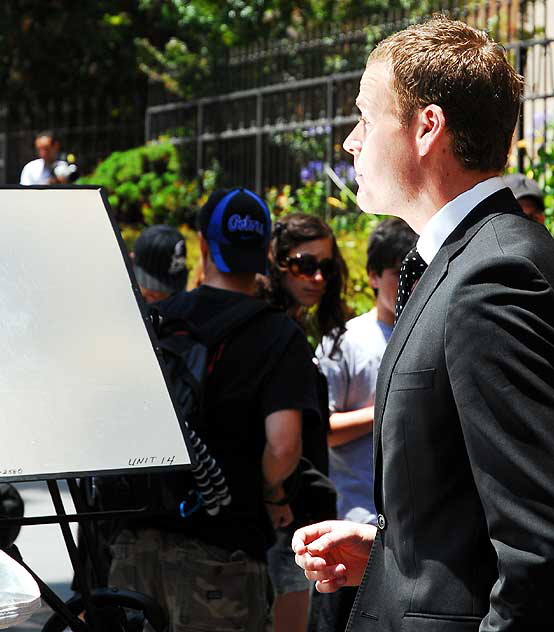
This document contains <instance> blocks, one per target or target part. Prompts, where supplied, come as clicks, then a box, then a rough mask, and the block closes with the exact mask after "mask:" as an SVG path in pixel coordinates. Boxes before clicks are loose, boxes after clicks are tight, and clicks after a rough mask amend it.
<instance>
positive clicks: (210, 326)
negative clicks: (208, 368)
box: [189, 298, 273, 349]
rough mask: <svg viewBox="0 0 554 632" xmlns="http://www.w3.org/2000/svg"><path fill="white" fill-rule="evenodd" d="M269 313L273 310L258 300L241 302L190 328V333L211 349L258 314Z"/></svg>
mask: <svg viewBox="0 0 554 632" xmlns="http://www.w3.org/2000/svg"><path fill="white" fill-rule="evenodd" d="M269 311H273V308H272V307H271V306H270V305H268V304H267V303H265V302H264V301H262V300H260V299H254V298H253V299H252V300H241V301H239V302H238V303H237V304H236V305H233V306H232V307H230V308H229V309H226V310H224V311H222V312H221V313H220V314H217V315H216V316H214V317H213V318H210V319H209V320H208V321H207V322H205V323H204V324H203V325H201V326H200V327H199V326H191V327H190V331H191V333H192V334H193V335H194V337H195V338H197V339H198V340H200V341H201V342H202V343H203V344H205V345H206V347H208V349H213V348H215V347H216V346H217V345H218V344H219V343H220V342H222V341H223V340H225V338H227V336H229V335H230V334H231V333H232V332H234V331H236V330H237V329H239V328H240V327H242V325H245V324H246V323H248V322H250V321H252V320H254V319H255V318H256V317H257V316H258V315H259V314H262V313H265V312H269ZM189 325H192V323H189Z"/></svg>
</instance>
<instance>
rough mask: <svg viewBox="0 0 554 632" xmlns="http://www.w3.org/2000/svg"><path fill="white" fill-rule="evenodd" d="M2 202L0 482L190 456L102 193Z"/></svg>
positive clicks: (57, 193)
mask: <svg viewBox="0 0 554 632" xmlns="http://www.w3.org/2000/svg"><path fill="white" fill-rule="evenodd" d="M0 200H1V201H0V428H1V429H2V442H1V446H0V480H33V479H48V478H67V477H75V476H82V475H86V474H93V473H94V474H99V473H101V474H108V473H115V472H121V471H122V470H127V471H129V470H133V471H139V470H144V469H145V468H156V469H158V468H165V467H167V466H173V467H174V466H179V465H180V466H184V465H189V464H190V458H189V450H188V449H187V445H186V443H185V439H184V434H183V431H182V429H181V423H180V421H179V418H178V415H177V413H176V410H175V407H174V405H173V403H172V399H171V397H170V395H169V392H168V389H167V385H166V380H165V378H164V375H163V373H162V369H161V367H160V363H159V361H158V357H157V355H156V353H155V350H154V346H153V343H152V339H151V337H150V334H149V330H148V328H147V324H148V323H147V322H146V321H147V319H146V318H145V315H143V314H142V312H141V308H140V307H139V302H138V301H137V294H138V292H139V290H138V288H137V287H136V285H135V281H134V276H133V275H132V274H131V276H130V273H129V269H130V266H129V262H128V258H127V255H126V253H125V252H124V251H125V248H124V245H123V243H122V241H121V238H120V237H119V231H118V229H117V228H116V227H114V225H113V224H112V221H111V219H110V217H109V215H108V211H107V204H106V202H105V200H104V197H103V195H102V193H101V191H100V190H99V189H97V188H90V187H89V188H85V187H68V188H57V187H56V188H39V187H37V188H30V187H22V188H12V189H1V190H0ZM131 279H132V280H131Z"/></svg>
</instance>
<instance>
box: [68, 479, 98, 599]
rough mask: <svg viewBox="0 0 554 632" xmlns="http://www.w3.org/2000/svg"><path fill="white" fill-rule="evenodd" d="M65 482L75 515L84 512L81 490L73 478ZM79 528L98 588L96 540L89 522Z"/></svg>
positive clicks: (84, 503) (85, 506)
mask: <svg viewBox="0 0 554 632" xmlns="http://www.w3.org/2000/svg"><path fill="white" fill-rule="evenodd" d="M66 480H67V486H68V487H69V492H70V494H71V498H72V499H73V504H74V505H75V509H76V511H77V513H80V512H82V511H86V509H87V505H86V502H85V500H84V498H83V490H82V489H81V488H80V487H79V486H78V485H77V481H76V480H75V479H74V478H68V479H66ZM79 528H80V530H81V536H82V538H83V541H84V544H85V549H86V552H87V554H88V557H89V559H90V563H91V566H92V572H93V575H94V578H95V581H96V585H97V586H98V585H99V581H100V578H101V576H102V575H101V571H100V561H99V559H98V547H97V546H96V543H95V540H96V538H95V534H94V527H93V525H92V523H91V522H90V521H84V522H80V523H79Z"/></svg>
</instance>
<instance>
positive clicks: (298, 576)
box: [261, 213, 348, 632]
mask: <svg viewBox="0 0 554 632" xmlns="http://www.w3.org/2000/svg"><path fill="white" fill-rule="evenodd" d="M269 259H270V267H269V274H268V276H267V279H265V281H264V284H263V288H262V292H261V293H262V295H263V296H264V297H265V299H266V300H267V301H268V302H269V303H270V304H271V305H273V306H274V307H277V308H279V309H281V310H284V311H286V312H287V313H288V314H289V315H290V316H291V317H292V318H293V319H294V320H296V322H297V323H298V324H299V325H300V326H301V327H302V329H303V330H304V331H305V332H306V334H307V335H309V337H310V338H311V342H315V344H317V342H318V341H319V340H320V339H321V337H322V336H327V337H328V339H329V340H331V341H334V343H337V341H338V340H339V339H340V336H341V335H342V333H343V332H344V330H345V320H346V316H345V305H344V301H343V293H344V289H345V284H346V279H347V275H348V271H347V268H346V264H345V262H344V260H343V258H342V256H341V254H340V251H339V248H338V246H337V242H336V239H335V237H334V235H333V232H332V230H331V228H330V227H329V226H328V225H327V224H326V223H325V222H324V221H323V220H321V219H320V218H319V217H317V216H315V215H308V214H305V213H292V214H290V215H287V216H285V217H283V218H280V219H279V221H277V222H276V223H275V228H274V231H273V237H272V240H271V246H270V252H269ZM332 344H333V343H332ZM314 362H317V360H316V358H314ZM314 372H315V373H316V377H317V379H318V387H319V388H318V390H319V400H320V413H321V421H320V423H319V424H318V425H317V427H314V426H313V424H309V423H306V420H305V421H304V424H303V455H304V457H306V458H307V459H308V460H309V461H310V462H311V463H312V464H313V465H314V466H315V468H316V469H317V471H318V472H320V473H321V474H322V475H324V476H326V475H327V474H328V466H329V463H328V450H327V432H328V430H329V421H328V394H327V383H326V381H325V378H324V376H323V375H322V374H321V372H320V371H319V370H318V368H317V366H316V365H315V364H314ZM324 476H321V481H320V482H319V487H320V488H321V484H322V481H324V480H327V479H326V478H324ZM316 493H317V492H315V491H314V485H307V486H306V487H305V488H303V489H302V498H300V499H299V503H303V504H307V505H309V504H310V502H312V503H315V502H316V500H315V495H316ZM318 502H319V501H318ZM320 504H321V508H320V511H321V515H319V516H315V515H312V516H309V515H304V516H301V515H298V516H296V521H295V523H294V524H293V525H291V526H290V527H288V528H285V529H279V530H278V532H277V542H276V544H275V545H274V546H273V547H272V548H271V549H270V550H269V553H268V561H269V574H270V577H271V580H272V583H273V587H274V590H275V592H276V600H275V606H274V609H273V622H274V629H275V632H305V630H306V629H307V625H308V611H309V602H310V582H309V581H308V580H307V579H306V577H305V575H304V572H303V571H302V570H301V569H300V568H298V566H296V564H295V562H294V555H293V554H292V551H291V550H290V542H291V538H292V534H293V532H294V528H296V527H298V526H299V525H300V524H302V519H303V518H304V520H305V522H304V523H307V522H313V521H314V520H319V519H331V518H333V517H335V515H336V493H335V491H334V488H333V487H332V485H331V483H330V482H328V493H327V496H326V498H325V499H324V502H323V503H320Z"/></svg>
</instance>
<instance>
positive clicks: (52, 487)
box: [47, 480, 102, 632]
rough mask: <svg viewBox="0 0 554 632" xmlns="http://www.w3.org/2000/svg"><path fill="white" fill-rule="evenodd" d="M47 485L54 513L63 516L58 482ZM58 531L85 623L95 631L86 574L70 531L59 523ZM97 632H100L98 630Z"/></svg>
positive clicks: (51, 481)
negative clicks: (66, 554)
mask: <svg viewBox="0 0 554 632" xmlns="http://www.w3.org/2000/svg"><path fill="white" fill-rule="evenodd" d="M47 485H48V490H49V492H50V496H51V498H52V502H53V503H54V509H55V510H56V513H57V514H58V515H59V516H64V515H65V507H64V506H63V500H62V497H61V494H60V489H59V487H58V481H56V480H49V481H47ZM60 529H61V530H62V535H63V538H64V540H65V545H66V547H67V552H68V553H69V559H70V560H71V565H72V566H73V571H74V573H75V582H76V584H77V587H78V589H79V592H80V594H81V597H82V599H83V605H84V609H85V612H86V614H87V623H90V627H91V629H92V630H96V628H95V626H94V620H95V616H94V614H95V607H94V604H93V602H92V598H91V594H90V587H89V585H88V582H87V577H86V573H85V571H84V568H83V565H82V564H81V560H80V559H79V553H78V551H77V546H76V544H75V540H74V539H73V534H72V533H71V529H70V527H69V524H68V523H67V522H60ZM97 632H102V631H101V630H98V631H97Z"/></svg>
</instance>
